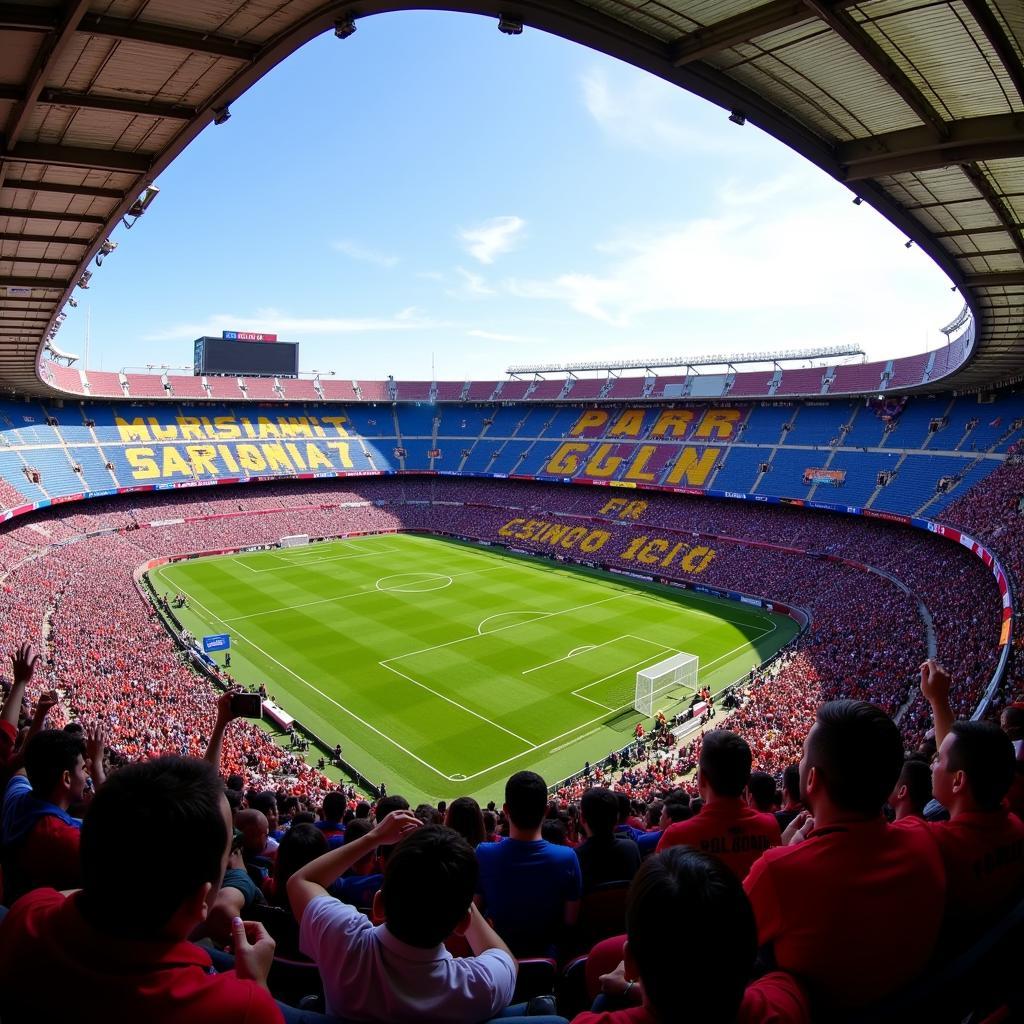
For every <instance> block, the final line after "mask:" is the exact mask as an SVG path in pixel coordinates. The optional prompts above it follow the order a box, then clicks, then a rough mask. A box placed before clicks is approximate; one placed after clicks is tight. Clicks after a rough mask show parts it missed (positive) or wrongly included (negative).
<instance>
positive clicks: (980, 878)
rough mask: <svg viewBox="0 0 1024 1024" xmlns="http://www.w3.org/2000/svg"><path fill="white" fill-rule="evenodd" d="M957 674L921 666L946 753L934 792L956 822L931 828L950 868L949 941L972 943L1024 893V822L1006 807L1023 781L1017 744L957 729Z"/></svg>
mask: <svg viewBox="0 0 1024 1024" xmlns="http://www.w3.org/2000/svg"><path fill="white" fill-rule="evenodd" d="M950 684H951V680H950V676H949V673H948V672H946V670H945V669H944V668H943V667H942V666H941V665H939V664H937V663H936V662H934V661H927V662H925V663H924V664H923V665H922V666H921V692H922V693H923V694H924V696H925V698H926V699H927V701H928V703H929V704H930V705H931V708H932V716H933V719H934V721H935V742H936V743H937V744H938V752H937V753H936V755H935V762H934V765H933V767H932V790H933V792H934V794H935V797H936V799H937V800H938V801H939V802H940V803H941V804H942V805H943V806H944V807H945V808H946V810H948V811H949V821H937V822H931V823H929V825H928V828H929V830H930V831H931V833H932V835H933V836H934V837H935V839H936V841H937V842H938V844H939V849H940V850H941V851H942V859H943V861H944V862H945V865H946V876H947V879H948V890H947V893H946V915H947V921H946V936H945V937H946V938H948V939H949V941H950V942H952V943H953V944H954V945H961V944H963V943H965V942H968V941H970V940H971V939H972V938H973V937H975V936H976V934H977V933H978V932H979V931H981V930H983V929H984V928H985V927H986V926H987V925H990V924H993V923H994V922H995V920H996V919H997V918H998V917H999V916H1000V915H1001V914H1003V913H1005V912H1006V911H1007V910H1008V909H1009V908H1010V907H1011V906H1012V905H1013V903H1014V902H1015V901H1016V900H1017V899H1018V898H1019V897H1020V895H1021V893H1022V890H1024V822H1021V820H1020V818H1018V817H1017V815H1016V814H1011V813H1010V812H1009V811H1008V810H1007V808H1006V806H1005V804H1004V800H1005V798H1006V796H1007V794H1008V793H1009V792H1010V788H1011V786H1012V785H1013V783H1014V777H1015V775H1016V768H1017V765H1016V759H1015V757H1014V749H1013V742H1012V741H1011V739H1010V737H1009V736H1007V735H1006V733H1004V732H1003V731H1002V730H1001V729H999V728H998V727H997V726H995V725H992V724H990V723H988V722H954V721H953V720H952V719H953V711H952V708H951V707H950V704H949V688H950Z"/></svg>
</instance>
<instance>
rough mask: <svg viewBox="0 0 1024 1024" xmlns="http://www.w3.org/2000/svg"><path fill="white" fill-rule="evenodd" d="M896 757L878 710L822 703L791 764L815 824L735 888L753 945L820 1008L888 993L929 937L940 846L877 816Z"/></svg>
mask: <svg viewBox="0 0 1024 1024" xmlns="http://www.w3.org/2000/svg"><path fill="white" fill-rule="evenodd" d="M902 764H903V744H902V740H901V739H900V734H899V730H898V729H897V728H896V726H895V724H894V723H893V722H892V721H891V720H890V719H889V718H888V717H887V716H886V715H885V713H884V712H883V711H881V709H879V708H877V707H875V706H874V705H872V704H868V703H867V702H865V701H833V702H832V703H830V704H825V705H822V707H820V708H819V709H818V717H817V722H816V723H815V725H814V726H813V728H812V729H811V731H810V732H809V733H808V736H807V739H806V740H805V742H804V756H803V760H802V761H801V764H800V777H801V787H802V791H803V793H802V795H803V797H804V802H805V803H806V804H807V806H808V807H810V809H811V811H812V813H813V814H814V815H815V817H814V819H812V820H810V821H807V822H806V824H805V825H804V826H803V828H810V827H811V826H812V825H813V829H811V830H810V831H809V832H808V834H807V838H805V839H804V840H803V841H802V842H797V843H796V844H795V845H790V846H783V847H779V848H777V849H774V850H768V851H767V852H766V853H765V854H764V855H763V856H762V857H761V858H760V859H759V860H758V861H757V862H756V863H755V864H754V866H753V867H752V868H751V869H750V874H749V875H748V876H747V878H746V881H745V883H744V884H745V888H746V890H747V894H748V895H749V896H750V901H751V903H752V904H753V907H754V913H755V916H756V918H757V927H758V939H759V941H760V943H761V945H762V946H769V947H771V951H772V956H773V958H774V962H775V963H776V964H777V965H778V967H780V968H781V969H782V970H785V971H789V972H791V973H793V974H795V975H796V976H798V977H800V978H801V979H802V980H804V981H805V982H806V983H807V984H808V986H809V987H810V989H811V992H812V994H813V995H814V996H815V997H816V998H818V999H819V1000H821V1001H822V1004H823V1005H825V1006H832V1007H853V1006H858V1005H864V1004H866V1003H870V1002H872V1001H874V1000H876V999H878V998H881V997H882V996H885V995H886V994H888V993H890V992H893V991H895V990H896V989H898V988H899V987H900V986H902V985H904V984H906V983H907V982H909V981H910V980H911V979H912V978H914V977H915V976H916V975H917V974H918V973H919V972H920V971H921V970H922V968H923V967H924V966H925V964H926V963H927V961H928V958H929V955H930V954H931V952H932V949H933V948H934V946H935V943H936V940H937V938H938V933H939V926H940V923H941V919H942V907H943V900H944V893H945V871H944V869H943V866H942V859H941V857H940V855H939V850H938V847H937V846H936V844H935V841H934V840H933V839H932V837H931V836H930V835H929V834H928V832H927V830H926V828H925V826H924V825H923V824H919V823H917V824H914V825H911V826H910V827H900V828H892V827H890V826H889V825H887V824H886V822H885V820H884V818H883V817H882V813H881V812H882V805H883V803H884V801H885V799H886V797H887V796H888V794H889V793H890V792H891V791H892V787H893V784H894V783H895V782H896V779H897V777H898V776H899V773H900V769H901V767H902ZM797 820H798V821H799V820H800V819H797ZM794 824H795V823H794ZM800 834H803V830H802V829H801V833H800ZM797 838H799V837H797Z"/></svg>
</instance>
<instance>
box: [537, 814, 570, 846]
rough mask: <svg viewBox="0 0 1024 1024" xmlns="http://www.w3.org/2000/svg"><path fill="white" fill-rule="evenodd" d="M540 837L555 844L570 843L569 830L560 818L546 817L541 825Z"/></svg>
mask: <svg viewBox="0 0 1024 1024" xmlns="http://www.w3.org/2000/svg"><path fill="white" fill-rule="evenodd" d="M540 837H541V839H543V840H544V841H545V842H548V843H551V844H552V845H553V846H568V845H569V830H568V829H567V828H566V827H565V822H564V821H561V820H560V819H558V818H545V819H544V820H543V821H542V822H541V825H540Z"/></svg>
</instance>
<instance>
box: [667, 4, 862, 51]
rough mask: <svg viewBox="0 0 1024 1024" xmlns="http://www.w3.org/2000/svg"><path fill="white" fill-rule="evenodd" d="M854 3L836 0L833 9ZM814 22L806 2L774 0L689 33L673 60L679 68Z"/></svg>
mask: <svg viewBox="0 0 1024 1024" xmlns="http://www.w3.org/2000/svg"><path fill="white" fill-rule="evenodd" d="M853 2H854V0H834V2H832V3H830V4H829V6H831V7H845V6H847V5H848V4H850V3H853ZM813 20H814V14H813V13H811V12H810V11H808V9H807V5H806V4H805V3H804V0H770V2H769V3H766V4H762V5H761V6H760V7H754V8H752V9H751V10H749V11H743V12H742V13H740V14H735V15H733V16H732V17H731V18H723V19H722V20H721V21H716V22H713V23H712V24H710V25H705V26H703V27H702V28H698V29H694V30H693V31H692V32H688V33H687V34H686V35H685V36H683V37H682V38H681V39H679V40H678V41H677V42H675V43H674V44H673V45H672V51H671V60H672V63H673V64H674V65H675V66H676V67H677V68H679V67H682V66H683V65H684V64H690V63H692V62H693V61H695V60H701V59H702V58H704V57H707V56H710V55H711V54H712V53H719V52H720V51H722V50H727V49H729V47H731V46H736V45H737V44H739V43H748V42H750V41H751V40H752V39H756V38H757V37H758V36H763V35H767V34H768V33H769V32H778V31H779V30H780V29H784V28H789V27H790V26H792V25H799V24H800V23H801V22H805V21H813Z"/></svg>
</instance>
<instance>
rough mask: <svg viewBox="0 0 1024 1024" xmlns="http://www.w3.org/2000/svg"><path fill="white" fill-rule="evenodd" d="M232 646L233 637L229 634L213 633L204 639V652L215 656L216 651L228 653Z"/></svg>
mask: <svg viewBox="0 0 1024 1024" xmlns="http://www.w3.org/2000/svg"><path fill="white" fill-rule="evenodd" d="M230 646H231V636H230V634H228V633H211V634H210V636H204V637H203V651H204V652H205V653H207V654H213V653H214V652H215V651H226V650H227V649H228V648H229V647H230Z"/></svg>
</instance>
